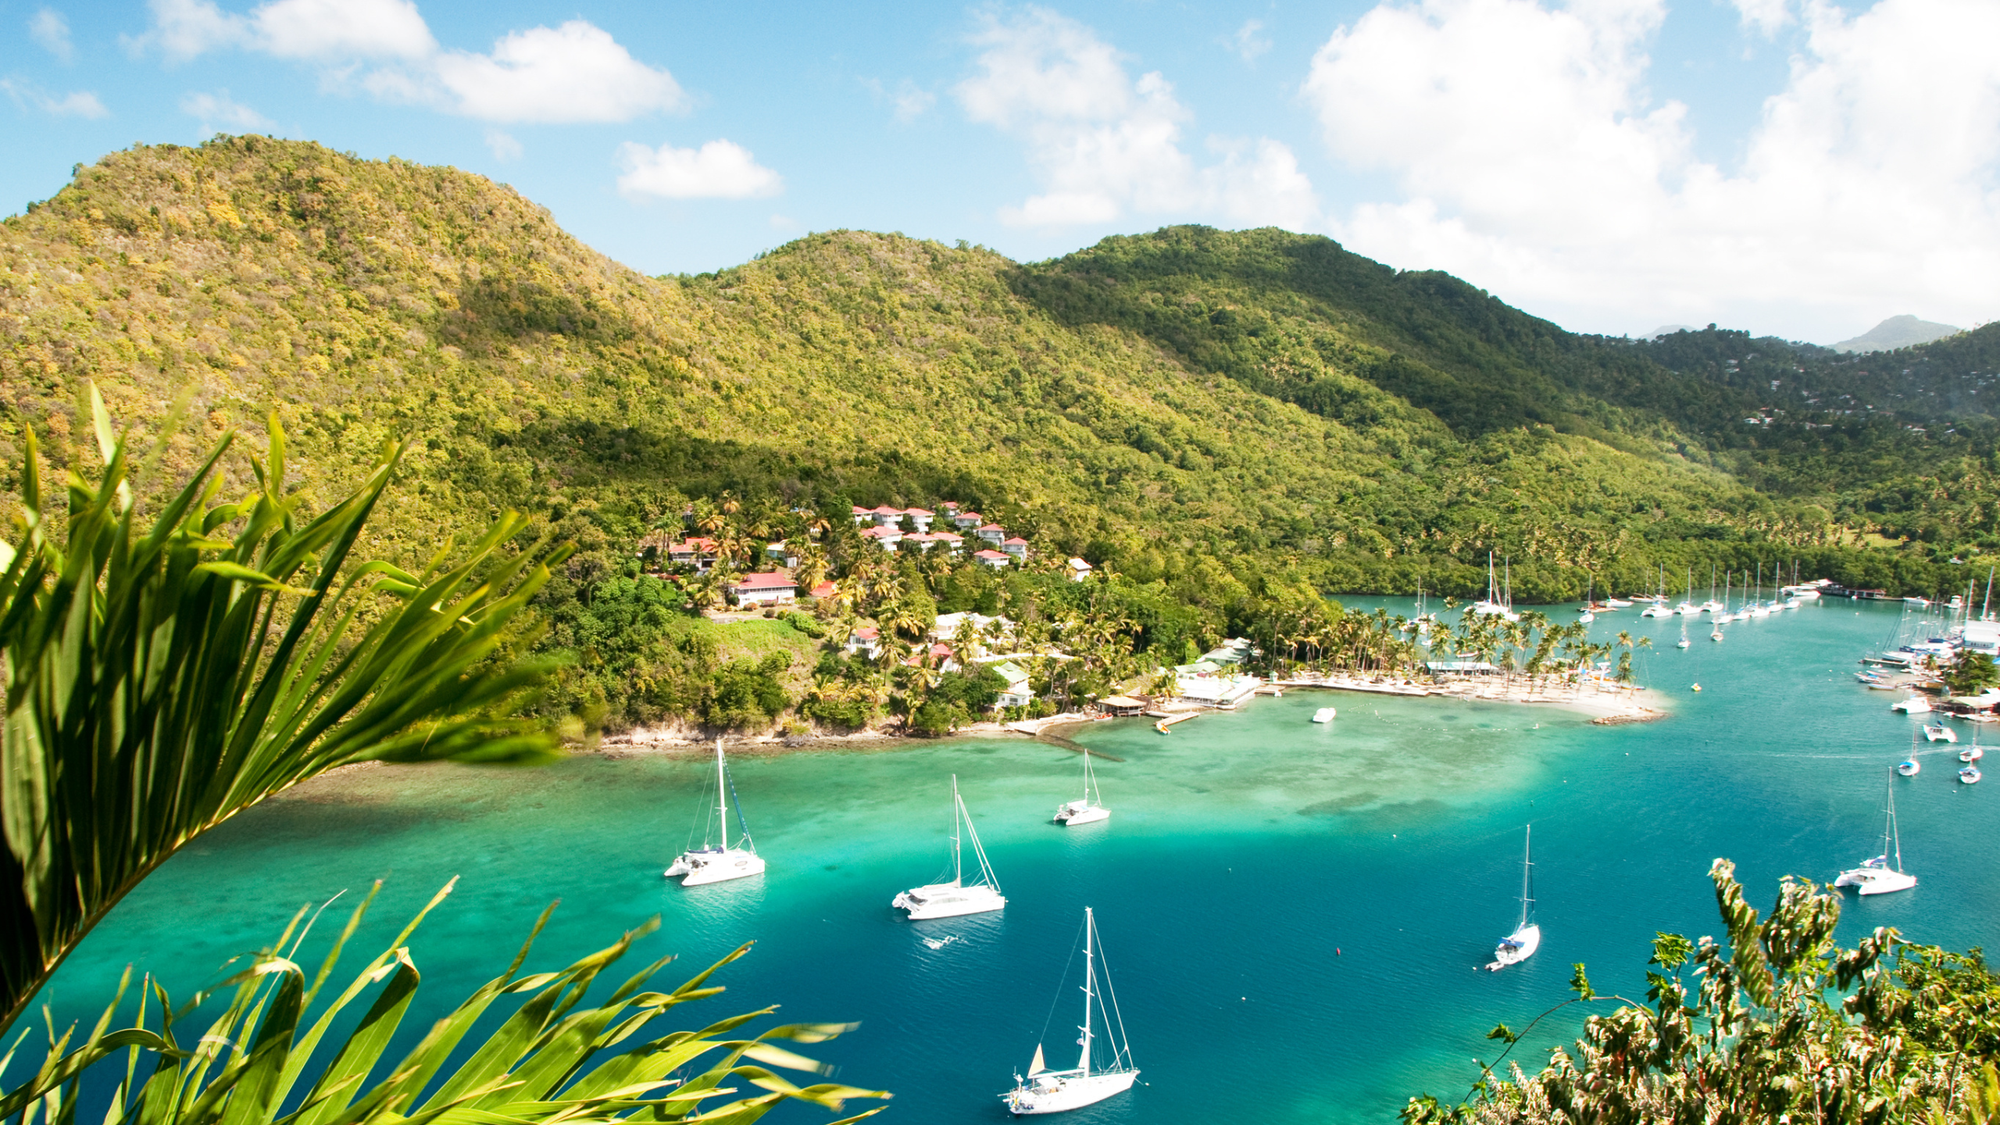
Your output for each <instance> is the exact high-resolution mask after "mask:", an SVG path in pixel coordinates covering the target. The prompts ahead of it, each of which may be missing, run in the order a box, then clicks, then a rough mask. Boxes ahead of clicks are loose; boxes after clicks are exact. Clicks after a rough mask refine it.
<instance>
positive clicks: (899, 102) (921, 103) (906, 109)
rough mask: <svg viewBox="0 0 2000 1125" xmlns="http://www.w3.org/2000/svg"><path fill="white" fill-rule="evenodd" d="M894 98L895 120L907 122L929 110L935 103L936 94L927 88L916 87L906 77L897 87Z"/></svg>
mask: <svg viewBox="0 0 2000 1125" xmlns="http://www.w3.org/2000/svg"><path fill="white" fill-rule="evenodd" d="M894 100H895V104H896V120H898V121H901V122H903V123H904V124H908V123H909V122H912V121H915V120H916V119H917V118H919V117H922V116H923V115H924V114H925V113H927V112H929V110H930V108H931V107H932V106H934V105H936V104H937V95H936V94H933V93H931V92H930V91H929V90H923V89H919V88H917V86H915V85H914V84H912V83H911V82H909V81H908V80H907V79H906V80H904V82H903V84H902V85H901V86H900V87H898V88H897V90H896V97H895V99H894Z"/></svg>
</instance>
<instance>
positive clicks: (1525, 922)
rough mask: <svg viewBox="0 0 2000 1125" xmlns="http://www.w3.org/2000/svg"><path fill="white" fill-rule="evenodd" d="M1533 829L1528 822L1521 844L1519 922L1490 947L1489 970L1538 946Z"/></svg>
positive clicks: (1539, 931) (1513, 961)
mask: <svg viewBox="0 0 2000 1125" xmlns="http://www.w3.org/2000/svg"><path fill="white" fill-rule="evenodd" d="M1534 832H1535V826H1534V825H1532V824H1531V825H1529V826H1528V831H1527V834H1526V835H1525V836H1524V837H1523V842H1522V844H1521V924H1520V925H1518V926H1515V927H1514V932H1513V933H1511V934H1508V935H1507V936H1506V937H1504V938H1501V939H1500V945H1499V946H1498V947H1497V948H1495V949H1494V950H1493V963H1492V964H1490V965H1488V966H1486V968H1487V969H1488V970H1489V971H1491V972H1495V973H1497V972H1499V971H1500V970H1502V969H1504V968H1506V967H1507V966H1509V965H1518V964H1520V963H1521V962H1523V961H1526V960H1527V959H1528V958H1530V957H1533V956H1534V955H1535V950H1537V949H1540V948H1541V946H1542V927H1541V926H1540V924H1538V923H1537V922H1536V921H1535V864H1534V855H1533V845H1534Z"/></svg>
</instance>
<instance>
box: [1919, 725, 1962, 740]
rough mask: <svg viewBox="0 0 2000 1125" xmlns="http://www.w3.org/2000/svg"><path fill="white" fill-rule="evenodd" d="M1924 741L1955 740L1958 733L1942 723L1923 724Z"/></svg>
mask: <svg viewBox="0 0 2000 1125" xmlns="http://www.w3.org/2000/svg"><path fill="white" fill-rule="evenodd" d="M1924 741H1925V742H1957V741H1958V735H1957V734H1956V733H1955V732H1954V731H1953V730H1952V729H1951V728H1950V727H1948V726H1945V725H1944V724H1943V723H1925V724H1924Z"/></svg>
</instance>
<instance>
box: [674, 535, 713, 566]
mask: <svg viewBox="0 0 2000 1125" xmlns="http://www.w3.org/2000/svg"><path fill="white" fill-rule="evenodd" d="M715 559H716V547H715V540H713V539H709V538H706V537H702V536H692V535H691V536H689V537H688V538H686V539H683V540H681V541H680V542H678V543H675V544H672V545H671V546H669V547H668V548H667V563H668V565H671V566H685V567H691V568H693V570H694V571H695V573H697V574H707V573H708V572H709V570H710V569H712V568H713V567H714V566H715Z"/></svg>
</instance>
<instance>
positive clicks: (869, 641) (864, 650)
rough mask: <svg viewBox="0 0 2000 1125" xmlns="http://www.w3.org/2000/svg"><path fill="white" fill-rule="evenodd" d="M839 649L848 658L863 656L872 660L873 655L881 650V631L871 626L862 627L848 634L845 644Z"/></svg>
mask: <svg viewBox="0 0 2000 1125" xmlns="http://www.w3.org/2000/svg"><path fill="white" fill-rule="evenodd" d="M840 647H841V651H843V652H845V653H847V655H849V656H854V655H856V654H865V655H866V656H867V657H868V659H870V660H873V659H875V654H876V653H877V652H879V651H881V648H882V631H881V630H880V629H877V628H876V627H875V626H873V625H863V626H861V627H860V628H859V629H856V630H855V631H853V632H852V633H849V634H848V635H847V643H846V644H843V645H841V646H840Z"/></svg>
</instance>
